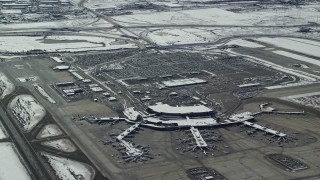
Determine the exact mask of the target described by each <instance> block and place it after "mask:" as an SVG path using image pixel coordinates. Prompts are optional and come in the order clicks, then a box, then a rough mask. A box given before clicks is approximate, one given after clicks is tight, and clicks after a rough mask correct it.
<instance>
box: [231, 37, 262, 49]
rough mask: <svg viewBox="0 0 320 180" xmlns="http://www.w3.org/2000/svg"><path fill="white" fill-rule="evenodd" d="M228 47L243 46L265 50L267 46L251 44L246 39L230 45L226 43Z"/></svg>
mask: <svg viewBox="0 0 320 180" xmlns="http://www.w3.org/2000/svg"><path fill="white" fill-rule="evenodd" d="M226 45H238V46H242V47H249V48H263V47H265V46H263V45H261V44H258V43H255V42H251V41H248V40H245V39H234V40H231V41H229V42H228V43H226Z"/></svg>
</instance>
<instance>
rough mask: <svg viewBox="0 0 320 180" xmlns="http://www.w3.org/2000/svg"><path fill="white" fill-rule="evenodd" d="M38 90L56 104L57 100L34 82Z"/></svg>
mask: <svg viewBox="0 0 320 180" xmlns="http://www.w3.org/2000/svg"><path fill="white" fill-rule="evenodd" d="M33 86H34V87H35V88H36V90H38V92H39V93H40V94H41V95H42V96H43V97H44V98H45V99H47V100H48V101H49V102H50V103H52V104H55V103H56V101H55V100H54V99H52V97H51V96H50V95H49V94H48V93H47V92H46V91H45V90H44V89H43V88H42V87H41V86H39V85H38V84H34V85H33Z"/></svg>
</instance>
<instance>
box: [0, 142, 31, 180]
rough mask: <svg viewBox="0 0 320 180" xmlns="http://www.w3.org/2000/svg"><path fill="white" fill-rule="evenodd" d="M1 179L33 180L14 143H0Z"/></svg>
mask: <svg viewBox="0 0 320 180" xmlns="http://www.w3.org/2000/svg"><path fill="white" fill-rule="evenodd" d="M0 152H1V153H0V160H1V163H0V179H1V180H13V179H17V180H31V177H30V175H29V173H28V171H27V169H26V167H25V166H24V164H23V162H22V161H21V157H19V154H18V152H17V150H16V148H15V146H14V145H13V143H9V142H5V143H0Z"/></svg>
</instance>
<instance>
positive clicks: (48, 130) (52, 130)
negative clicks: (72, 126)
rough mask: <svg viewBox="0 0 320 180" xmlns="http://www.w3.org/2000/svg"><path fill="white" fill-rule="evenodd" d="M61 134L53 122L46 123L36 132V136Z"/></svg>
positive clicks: (43, 136)
mask: <svg viewBox="0 0 320 180" xmlns="http://www.w3.org/2000/svg"><path fill="white" fill-rule="evenodd" d="M61 134H62V131H61V129H60V128H59V127H58V126H57V125H55V124H48V125H46V126H44V127H43V129H42V130H41V131H40V133H39V134H38V136H37V138H47V137H53V136H59V135H61Z"/></svg>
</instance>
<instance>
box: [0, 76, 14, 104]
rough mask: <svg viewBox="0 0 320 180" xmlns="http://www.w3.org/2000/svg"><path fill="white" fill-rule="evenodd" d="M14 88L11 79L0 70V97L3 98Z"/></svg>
mask: <svg viewBox="0 0 320 180" xmlns="http://www.w3.org/2000/svg"><path fill="white" fill-rule="evenodd" d="M13 90H14V85H13V84H12V83H11V81H10V80H9V79H8V78H7V76H5V75H4V74H3V73H2V72H0V99H3V98H4V97H6V96H7V95H9V94H11V93H12V92H13Z"/></svg>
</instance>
